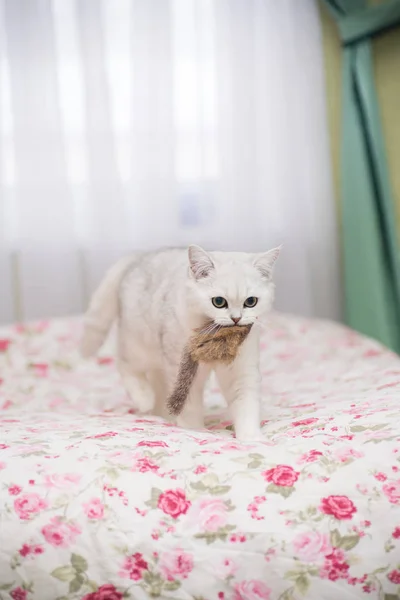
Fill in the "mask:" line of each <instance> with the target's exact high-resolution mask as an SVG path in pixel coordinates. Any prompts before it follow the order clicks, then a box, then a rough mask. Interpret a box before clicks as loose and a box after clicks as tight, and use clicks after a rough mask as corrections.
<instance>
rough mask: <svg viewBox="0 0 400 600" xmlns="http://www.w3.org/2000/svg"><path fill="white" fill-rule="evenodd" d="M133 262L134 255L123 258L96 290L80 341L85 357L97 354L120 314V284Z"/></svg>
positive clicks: (81, 350)
mask: <svg viewBox="0 0 400 600" xmlns="http://www.w3.org/2000/svg"><path fill="white" fill-rule="evenodd" d="M132 262H133V257H132V256H129V257H128V256H127V257H124V258H121V259H120V260H119V261H118V262H117V263H116V264H115V265H113V266H112V267H111V268H110V269H109V270H108V271H107V273H106V275H105V277H104V279H103V281H102V282H101V283H100V285H99V287H98V288H97V290H96V291H95V292H94V294H93V296H92V298H91V301H90V304H89V308H88V310H87V312H86V315H85V321H84V328H83V334H82V339H81V343H80V352H81V354H82V356H83V357H85V358H89V357H91V356H93V355H94V354H96V352H97V351H98V350H99V349H100V347H101V346H102V344H103V342H104V340H105V339H106V337H107V335H108V332H109V330H110V328H111V325H112V324H113V321H114V320H115V319H116V317H117V314H118V290H119V285H120V283H121V281H122V279H123V277H124V275H125V273H126V272H127V270H128V268H129V266H130V265H131V264H132Z"/></svg>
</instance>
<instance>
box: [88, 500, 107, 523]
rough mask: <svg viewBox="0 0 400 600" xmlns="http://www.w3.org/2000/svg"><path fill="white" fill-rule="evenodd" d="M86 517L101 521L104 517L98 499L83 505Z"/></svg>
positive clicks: (102, 507) (102, 508)
mask: <svg viewBox="0 0 400 600" xmlns="http://www.w3.org/2000/svg"><path fill="white" fill-rule="evenodd" d="M83 508H84V511H85V514H86V516H87V517H88V518H89V519H93V520H96V519H102V518H103V517H104V504H103V503H102V501H101V500H100V498H92V499H91V500H90V501H89V502H87V503H86V504H84V505H83Z"/></svg>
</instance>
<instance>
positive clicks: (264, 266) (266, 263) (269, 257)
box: [254, 246, 282, 281]
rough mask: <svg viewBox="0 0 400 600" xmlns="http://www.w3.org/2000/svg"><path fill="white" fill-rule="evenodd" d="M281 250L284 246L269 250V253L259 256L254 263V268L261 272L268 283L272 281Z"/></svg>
mask: <svg viewBox="0 0 400 600" xmlns="http://www.w3.org/2000/svg"><path fill="white" fill-rule="evenodd" d="M281 249H282V246H278V247H277V248H272V250H268V252H264V253H263V254H257V256H256V258H255V261H254V266H255V267H256V268H257V269H258V270H259V271H260V273H261V275H262V277H263V279H266V280H267V281H270V280H271V279H272V274H273V272H274V265H275V263H276V260H277V258H278V256H279V254H280V251H281Z"/></svg>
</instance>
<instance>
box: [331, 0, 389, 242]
mask: <svg viewBox="0 0 400 600" xmlns="http://www.w3.org/2000/svg"><path fill="white" fill-rule="evenodd" d="M379 2H382V0H371V3H375V4H378V3H379ZM320 15H321V23H322V31H323V43H324V60H325V73H326V89H327V103H328V115H329V129H330V134H331V153H332V164H333V170H334V181H335V190H336V197H337V198H339V188H340V119H341V47H340V40H339V36H338V34H337V30H336V26H335V23H334V21H333V19H332V17H331V15H330V13H329V11H328V10H327V8H326V7H325V5H324V4H322V2H320ZM372 45H373V53H374V71H375V82H376V86H377V93H378V99H379V103H380V110H381V119H382V128H383V133H384V137H385V145H386V155H387V160H388V164H389V171H390V178H391V183H392V190H393V195H394V202H395V209H396V219H397V230H398V231H400V29H399V28H397V29H394V30H393V31H390V32H388V33H384V34H382V35H381V36H380V37H378V38H376V39H374V40H373V42H372Z"/></svg>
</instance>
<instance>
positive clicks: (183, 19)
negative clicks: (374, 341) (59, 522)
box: [0, 0, 340, 322]
mask: <svg viewBox="0 0 400 600" xmlns="http://www.w3.org/2000/svg"><path fill="white" fill-rule="evenodd" d="M0 192H1V193H0V290H1V293H0V321H3V322H4V321H10V320H12V319H15V318H36V317H43V316H54V315H61V314H68V313H74V312H78V311H81V310H82V309H83V307H84V305H85V302H86V300H87V296H88V294H89V293H90V291H91V290H92V288H93V286H94V285H95V284H96V283H97V282H98V280H99V278H100V277H101V275H102V273H103V272H104V269H105V268H106V267H107V266H108V265H109V264H110V263H111V262H112V261H113V260H114V259H115V258H116V257H117V256H119V255H121V254H123V253H125V252H129V251H130V250H134V249H149V248H155V247H159V246H163V245H186V244H188V243H190V242H194V243H199V244H203V245H204V246H205V247H207V248H209V249H226V250H231V249H239V250H248V251H260V250H265V249H268V248H270V247H272V246H273V245H276V244H280V243H283V244H284V251H283V253H282V258H281V259H280V264H279V267H278V268H277V287H278V307H279V308H280V309H285V310H290V311H293V312H299V313H303V314H307V315H317V316H328V317H333V318H337V317H339V316H340V300H339V298H340V293H339V287H340V286H339V274H338V257H337V254H338V252H337V243H336V221H335V210H334V203H333V193H332V182H331V174H330V167H329V156H328V139H327V127H326V115H325V98H324V81H323V64H322V48H321V32H320V25H319V20H318V11H317V7H316V4H315V2H314V1H313V0H303V1H302V2H299V0H279V2H271V1H270V0H0ZM172 285H173V282H172Z"/></svg>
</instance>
